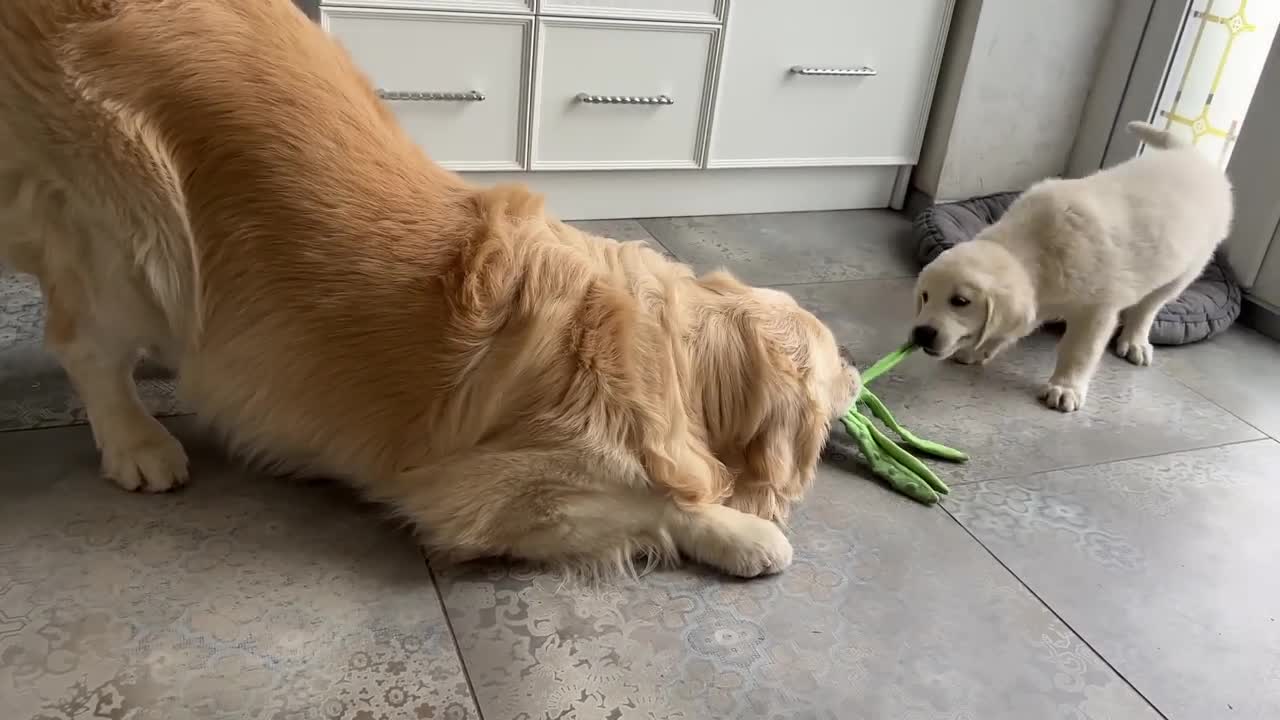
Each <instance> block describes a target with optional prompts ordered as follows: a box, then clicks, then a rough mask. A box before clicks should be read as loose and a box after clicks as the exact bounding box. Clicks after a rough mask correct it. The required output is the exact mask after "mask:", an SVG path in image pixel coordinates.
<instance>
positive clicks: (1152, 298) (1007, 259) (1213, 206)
mask: <svg viewBox="0 0 1280 720" xmlns="http://www.w3.org/2000/svg"><path fill="white" fill-rule="evenodd" d="M1129 130H1130V131H1131V132H1133V133H1134V134H1136V135H1137V136H1138V137H1140V138H1141V139H1142V140H1143V141H1144V142H1146V143H1147V145H1148V146H1149V147H1152V148H1156V150H1155V151H1152V152H1146V153H1143V154H1142V155H1140V156H1138V157H1136V158H1133V159H1132V160H1129V161H1127V162H1125V163H1122V164H1120V165H1117V166H1115V167H1112V168H1109V169H1106V170H1102V171H1099V172H1097V173H1094V174H1093V175H1090V176H1089V177H1085V178H1081V179H1078V180H1061V179H1052V180H1045V181H1042V182H1040V183H1038V184H1036V185H1034V186H1032V187H1031V188H1030V189H1029V190H1027V191H1026V192H1025V193H1024V194H1023V195H1022V196H1021V197H1019V198H1018V200H1017V202H1015V203H1014V204H1013V206H1012V207H1010V208H1009V211H1008V212H1007V213H1006V214H1005V215H1004V217H1002V218H1001V219H1000V221H999V222H997V223H996V224H994V225H992V226H991V227H989V228H987V229H985V230H983V231H982V232H981V233H979V234H978V236H977V237H976V238H974V239H973V241H971V242H967V243H963V244H961V245H958V246H956V247H954V248H952V249H950V250H948V251H946V252H944V253H943V254H941V255H940V256H938V258H937V259H936V260H935V261H934V262H932V263H931V264H930V265H929V266H928V267H926V268H925V269H924V271H923V272H922V273H921V274H920V279H919V281H918V283H917V285H916V318H915V323H914V326H913V329H912V331H911V339H912V340H913V341H914V342H915V343H916V344H917V345H919V346H920V347H921V348H922V349H923V350H924V351H925V352H927V353H929V354H930V355H935V356H939V357H953V358H955V359H956V360H958V361H960V362H964V363H983V362H986V361H987V360H989V359H990V358H991V357H993V356H994V355H995V354H996V353H998V352H1000V351H1001V350H1002V349H1004V348H1005V347H1007V346H1008V345H1010V344H1011V343H1013V342H1014V341H1016V340H1018V339H1019V338H1022V337H1023V336H1025V335H1027V334H1029V333H1031V332H1032V331H1034V330H1035V329H1036V328H1038V327H1039V326H1040V325H1041V324H1043V323H1045V322H1049V321H1054V320H1062V321H1065V322H1066V324H1067V330H1066V334H1065V335H1064V336H1063V338H1062V341H1061V342H1060V343H1059V345H1058V362H1057V367H1056V368H1055V369H1054V372H1053V376H1052V377H1051V378H1050V379H1049V382H1048V384H1047V385H1045V387H1044V390H1043V391H1042V392H1041V394H1040V397H1041V399H1043V400H1044V402H1045V404H1046V405H1048V406H1049V407H1051V408H1054V409H1057V410H1061V411H1064V412H1072V411H1075V410H1077V409H1079V408H1080V407H1081V406H1082V405H1083V404H1084V402H1085V397H1086V395H1087V394H1088V390H1089V381H1090V379H1091V378H1092V377H1093V373H1094V370H1095V369H1096V367H1097V364H1098V360H1099V359H1100V357H1101V355H1102V353H1103V352H1104V350H1105V348H1106V345H1107V342H1108V341H1109V340H1110V339H1111V337H1112V335H1113V334H1114V333H1115V330H1116V325H1117V322H1118V323H1119V324H1120V325H1122V329H1121V331H1120V334H1119V337H1118V338H1117V340H1116V346H1115V351H1116V354H1117V355H1119V356H1121V357H1124V358H1126V359H1128V360H1129V362H1131V363H1133V364H1135V365H1150V364H1151V358H1152V348H1151V342H1150V340H1149V335H1150V331H1151V323H1152V322H1153V321H1154V319H1155V316H1156V313H1157V312H1159V310H1160V308H1161V307H1163V306H1164V304H1165V303H1166V302H1168V301H1169V300H1171V299H1173V298H1175V297H1177V296H1178V295H1179V294H1180V293H1181V292H1182V291H1183V290H1185V289H1186V287H1187V285H1189V284H1190V283H1191V282H1192V281H1193V280H1195V279H1196V277H1198V276H1199V274H1200V272H1201V271H1202V270H1203V269H1204V266H1205V265H1206V264H1207V263H1208V261H1209V259H1210V258H1211V257H1212V256H1213V252H1214V250H1215V249H1216V248H1217V247H1218V245H1219V243H1221V242H1222V240H1223V239H1224V238H1226V236H1227V233H1228V231H1229V230H1230V227H1231V215H1232V199H1231V184H1230V182H1229V181H1228V180H1227V178H1226V176H1225V175H1224V174H1223V173H1222V171H1220V170H1219V169H1218V168H1217V167H1215V166H1214V165H1213V164H1212V163H1211V162H1210V161H1209V160H1208V159H1206V158H1205V157H1204V156H1202V155H1201V154H1200V153H1199V152H1198V151H1196V149H1195V148H1192V147H1190V146H1188V145H1186V144H1185V143H1182V142H1181V141H1179V140H1178V139H1176V138H1175V137H1173V136H1172V135H1171V134H1170V133H1168V132H1166V131H1163V130H1160V129H1158V128H1156V127H1153V126H1152V125H1149V124H1147V123H1142V122H1134V123H1130V124H1129Z"/></svg>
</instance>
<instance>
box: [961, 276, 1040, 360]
mask: <svg viewBox="0 0 1280 720" xmlns="http://www.w3.org/2000/svg"><path fill="white" fill-rule="evenodd" d="M983 296H984V297H985V298H986V304H987V317H986V321H985V322H983V324H982V332H980V333H979V334H978V342H977V343H975V344H974V347H982V346H983V345H985V344H986V343H987V342H988V341H989V340H994V339H997V338H1007V337H1021V336H1023V335H1025V334H1027V333H1028V332H1030V330H1031V325H1032V323H1034V322H1035V310H1034V309H1033V308H1032V305H1031V296H1030V293H1028V292H1025V291H1023V290H1022V289H1021V288H1018V287H1016V286H999V287H996V286H988V288H987V290H986V291H985V292H984V293H983Z"/></svg>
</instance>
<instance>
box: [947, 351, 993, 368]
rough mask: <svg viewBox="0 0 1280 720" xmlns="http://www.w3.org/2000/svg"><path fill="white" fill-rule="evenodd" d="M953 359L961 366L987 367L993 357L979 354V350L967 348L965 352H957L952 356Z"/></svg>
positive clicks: (987, 354) (988, 354)
mask: <svg viewBox="0 0 1280 720" xmlns="http://www.w3.org/2000/svg"><path fill="white" fill-rule="evenodd" d="M951 359H952V360H955V361H956V362H958V363H960V364H961V365H985V364H986V363H987V361H988V360H990V359H991V355H990V353H984V352H979V351H978V350H975V349H971V348H967V349H964V350H957V351H956V352H955V354H954V355H952V356H951Z"/></svg>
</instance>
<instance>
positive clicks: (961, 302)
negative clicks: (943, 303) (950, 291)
mask: <svg viewBox="0 0 1280 720" xmlns="http://www.w3.org/2000/svg"><path fill="white" fill-rule="evenodd" d="M968 304H969V298H967V297H960V296H959V295H952V296H951V306H952V307H958V308H960V307H964V306H966V305H968Z"/></svg>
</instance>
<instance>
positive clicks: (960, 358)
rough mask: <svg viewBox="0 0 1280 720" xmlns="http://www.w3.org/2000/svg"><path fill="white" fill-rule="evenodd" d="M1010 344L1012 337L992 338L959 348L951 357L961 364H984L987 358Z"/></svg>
mask: <svg viewBox="0 0 1280 720" xmlns="http://www.w3.org/2000/svg"><path fill="white" fill-rule="evenodd" d="M1012 344H1013V339H1012V338H994V339H991V340H988V341H986V342H984V343H982V344H981V345H979V346H978V347H976V348H971V349H966V350H960V351H958V352H956V354H955V355H953V356H952V357H953V358H954V359H955V361H956V362H958V363H960V364H961V365H986V364H987V361H988V360H990V359H991V358H993V357H995V356H996V355H999V354H1000V353H1001V352H1003V351H1004V349H1005V348H1007V347H1009V346H1010V345H1012Z"/></svg>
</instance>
